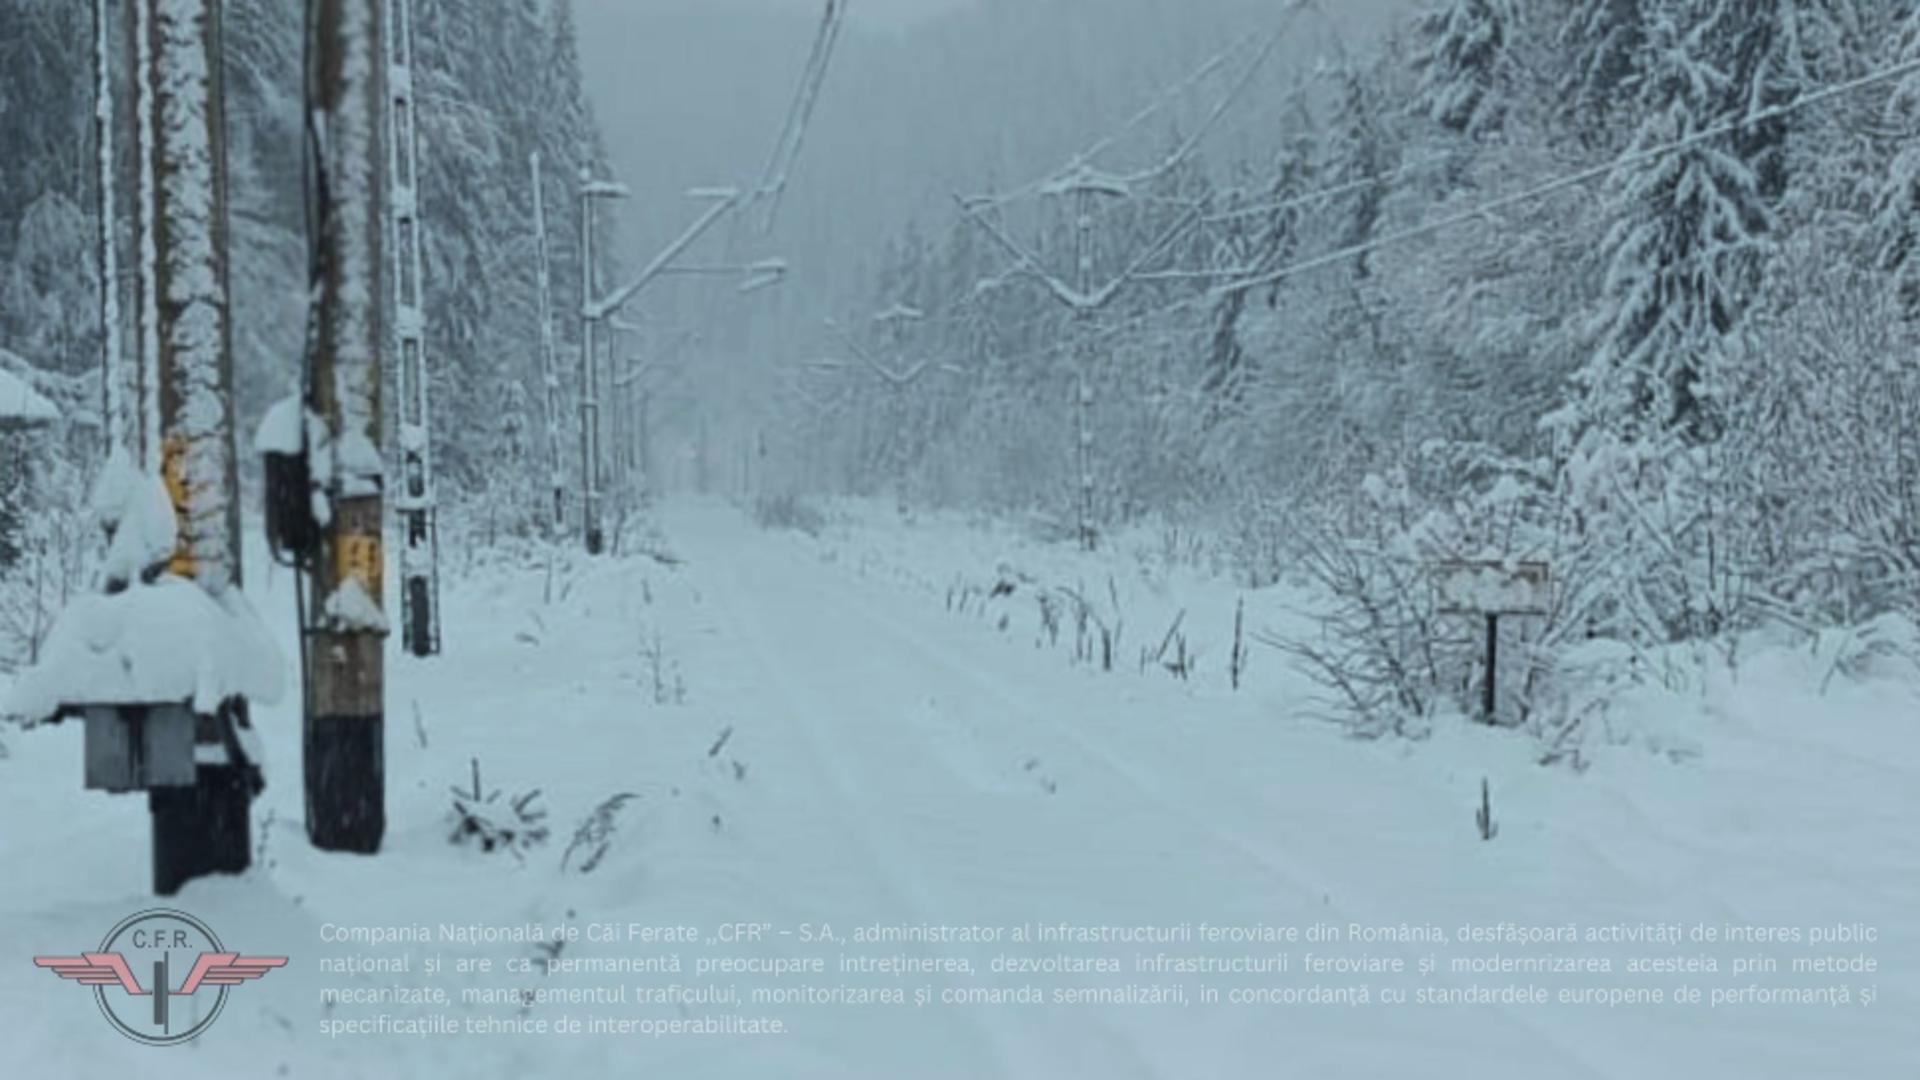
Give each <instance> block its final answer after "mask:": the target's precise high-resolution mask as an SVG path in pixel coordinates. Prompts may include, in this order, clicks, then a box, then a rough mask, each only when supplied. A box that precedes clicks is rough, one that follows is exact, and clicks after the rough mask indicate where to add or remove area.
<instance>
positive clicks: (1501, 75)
mask: <svg viewBox="0 0 1920 1080" xmlns="http://www.w3.org/2000/svg"><path fill="white" fill-rule="evenodd" d="M1515 17H1516V13H1515V11H1514V9H1513V6H1512V4H1511V3H1510V0H1444V2H1442V3H1441V4H1439V5H1438V6H1436V7H1433V8H1431V9H1429V10H1428V11H1427V13H1426V14H1425V15H1424V16H1422V17H1421V19H1420V20H1419V24H1418V29H1419V33H1420V36H1421V37H1422V38H1423V39H1424V46H1423V48H1422V50H1421V52H1420V53H1419V55H1418V56H1417V57H1415V60H1414V64H1415V67H1416V68H1417V69H1418V70H1419V72H1420V88H1419V94H1418V96H1417V97H1416V98H1415V108H1416V109H1417V110H1418V111H1419V112H1421V113H1423V114H1425V115H1426V116H1427V118H1428V119H1430V120H1432V121H1433V122H1434V123H1436V124H1439V125H1440V126H1441V127H1444V128H1447V129H1448V130H1450V131H1454V132H1457V133H1459V134H1461V135H1465V136H1467V137H1469V138H1474V139H1480V138H1486V137H1488V136H1490V135H1495V134H1498V133H1499V132H1500V130H1501V129H1502V127H1503V126H1504V125H1505V123H1506V110H1507V103H1506V100H1505V93H1504V89H1503V86H1502V85H1501V84H1502V83H1503V82H1504V81H1505V79H1506V73H1505V71H1504V68H1505V66H1506V62H1507V59H1506V52H1507V48H1508V42H1509V39H1510V38H1511V36H1512V34H1513V22H1514V20H1515Z"/></svg>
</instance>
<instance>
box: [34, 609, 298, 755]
mask: <svg viewBox="0 0 1920 1080" xmlns="http://www.w3.org/2000/svg"><path fill="white" fill-rule="evenodd" d="M284 668H285V662H284V660H283V659H282V657H281V655H280V649H279V646H277V645H276V644H275V643H274V641H273V638H272V637H271V636H269V634H268V633H267V630H266V627H265V626H264V625H263V624H262V623H261V621H260V617H259V615H257V614H256V613H255V612H254V610H253V607H252V605H250V604H248V603H247V600H246V598H245V597H244V596H242V595H241V594H240V591H239V590H238V589H229V590H227V592H226V594H225V595H224V596H222V597H221V598H219V599H215V598H214V597H213V596H212V595H211V594H209V593H208V592H207V591H206V590H205V589H203V588H201V587H200V586H199V584H198V583H196V582H193V581H189V580H187V579H185V578H180V577H174V576H172V575H165V576H162V577H161V578H160V579H159V580H157V581H155V582H154V583H153V584H151V585H136V586H134V587H132V588H130V589H126V590H124V591H122V592H119V593H114V594H112V595H107V596H91V595H90V596H82V597H80V598H78V599H76V600H75V601H74V602H73V603H71V604H69V605H68V606H67V609H66V610H65V611H63V612H61V614H60V618H59V620H58V621H57V622H55V623H54V626H53V630H52V632H51V633H50V634H49V635H48V636H47V643H46V648H45V651H44V652H43V654H42V658H41V661H40V663H39V665H38V666H36V667H34V668H33V669H32V670H30V671H27V672H25V673H24V674H22V675H21V676H20V678H19V681H18V682H16V683H15V684H14V686H13V689H12V691H11V692H10V693H9V694H7V696H6V698H5V700H4V701H0V714H4V715H7V716H17V717H22V718H25V719H27V720H30V721H44V720H50V719H53V718H55V717H57V716H59V715H61V714H63V713H65V712H67V711H69V710H71V709H73V708H76V707H79V706H84V705H143V704H153V703H158V702H186V703H188V704H190V705H191V706H192V707H193V709H194V711H196V712H200V713H211V712H213V711H214V710H215V709H216V708H218V707H219V705H220V703H221V702H222V701H225V700H227V699H228V698H231V697H245V698H247V699H248V700H250V701H252V702H255V703H258V704H272V703H273V702H276V701H278V700H279V699H280V696H281V694H282V693H283V692H284V690H285V671H284Z"/></svg>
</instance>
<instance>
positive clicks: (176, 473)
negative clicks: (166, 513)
mask: <svg viewBox="0 0 1920 1080" xmlns="http://www.w3.org/2000/svg"><path fill="white" fill-rule="evenodd" d="M160 479H161V480H162V482H164V483H165V484H166V485H167V499H168V501H170V502H172V503H173V520H174V522H175V523H176V525H178V527H179V528H178V532H179V539H178V540H176V541H175V542H174V547H173V558H171V559H169V560H167V571H168V572H169V573H172V574H176V575H178V576H180V577H184V578H190V577H193V576H195V571H196V570H197V569H198V567H197V566H196V564H195V563H194V559H193V545H192V544H191V543H189V542H188V539H187V440H186V438H185V437H184V436H180V435H175V436H174V437H173V438H170V439H168V440H166V441H165V442H164V443H162V444H161V446H160Z"/></svg>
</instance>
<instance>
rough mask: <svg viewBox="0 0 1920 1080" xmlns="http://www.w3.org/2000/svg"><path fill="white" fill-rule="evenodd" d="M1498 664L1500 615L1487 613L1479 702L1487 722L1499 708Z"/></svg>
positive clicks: (1491, 719) (1489, 722) (1483, 718)
mask: <svg viewBox="0 0 1920 1080" xmlns="http://www.w3.org/2000/svg"><path fill="white" fill-rule="evenodd" d="M1499 665H1500V615H1499V613H1498V612H1488V613H1487V684H1486V688H1485V697H1484V699H1483V700H1482V701H1481V704H1480V716H1481V719H1482V720H1484V721H1485V722H1486V723H1488V724H1492V723H1493V721H1494V716H1495V712H1494V710H1495V709H1497V708H1499V701H1500V698H1499V696H1498V693H1497V690H1496V685H1497V684H1496V682H1495V679H1496V676H1495V674H1494V672H1495V671H1497V670H1498V669H1499Z"/></svg>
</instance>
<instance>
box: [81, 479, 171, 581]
mask: <svg viewBox="0 0 1920 1080" xmlns="http://www.w3.org/2000/svg"><path fill="white" fill-rule="evenodd" d="M92 510H93V514H94V518H95V520H96V521H98V522H99V524H100V527H101V528H102V529H103V530H105V531H106V532H107V534H108V535H109V536H111V537H112V539H111V540H110V541H109V542H108V544H107V552H106V555H105V557H104V558H103V559H102V560H101V564H100V574H101V577H102V579H103V580H105V581H108V582H112V583H114V584H116V585H126V584H128V583H131V582H134V581H137V580H139V579H140V576H141V575H142V574H143V573H145V572H146V570H147V568H148V567H154V566H159V565H160V564H161V563H164V562H166V561H167V560H168V559H169V558H171V557H172V556H173V552H174V549H175V548H176V547H177V546H179V543H180V523H179V521H178V519H177V518H176V516H175V514H174V509H173V498H172V497H171V496H170V495H168V494H167V486H166V483H165V482H164V481H162V480H161V479H160V478H159V477H158V476H156V475H154V474H152V473H145V472H142V471H140V469H138V468H137V467H135V466H134V464H133V462H132V461H131V460H130V459H129V458H128V457H127V456H126V454H125V453H124V452H123V451H120V450H115V451H114V453H113V456H112V457H110V458H108V459H107V466H106V468H105V469H103V470H101V473H100V480H99V482H98V483H96V484H95V485H94V489H93V499H92Z"/></svg>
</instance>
